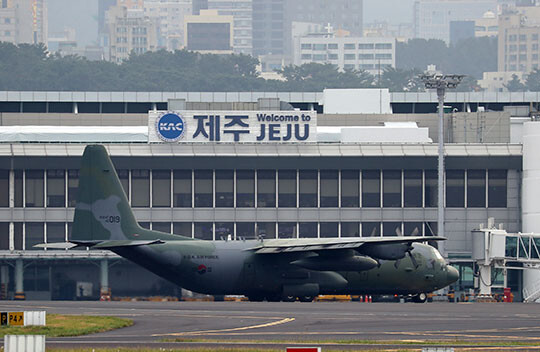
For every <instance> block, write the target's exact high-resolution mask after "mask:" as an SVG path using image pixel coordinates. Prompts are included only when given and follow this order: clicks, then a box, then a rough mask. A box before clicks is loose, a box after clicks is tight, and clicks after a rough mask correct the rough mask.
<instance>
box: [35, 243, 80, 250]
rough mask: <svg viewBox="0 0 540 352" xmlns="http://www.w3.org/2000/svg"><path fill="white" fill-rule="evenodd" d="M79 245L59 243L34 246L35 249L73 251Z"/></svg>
mask: <svg viewBox="0 0 540 352" xmlns="http://www.w3.org/2000/svg"><path fill="white" fill-rule="evenodd" d="M77 246H78V245H77V244H75V243H71V242H58V243H40V244H36V245H34V248H47V249H71V248H74V247H77Z"/></svg>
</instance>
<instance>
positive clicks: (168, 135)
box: [156, 112, 185, 142]
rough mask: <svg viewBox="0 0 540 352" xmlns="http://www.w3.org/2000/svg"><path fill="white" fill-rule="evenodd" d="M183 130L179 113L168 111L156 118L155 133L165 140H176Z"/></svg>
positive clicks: (183, 124) (182, 121) (183, 123)
mask: <svg viewBox="0 0 540 352" xmlns="http://www.w3.org/2000/svg"><path fill="white" fill-rule="evenodd" d="M184 131H185V122H184V119H183V118H182V116H180V115H177V114H175V113H171V112H169V113H166V114H164V115H162V116H161V117H158V118H157V119H156V133H157V135H158V136H159V138H161V139H162V140H163V141H165V142H176V141H177V140H179V139H180V138H182V136H183V135H184Z"/></svg>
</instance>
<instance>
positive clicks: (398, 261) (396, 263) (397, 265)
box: [394, 259, 401, 269]
mask: <svg viewBox="0 0 540 352" xmlns="http://www.w3.org/2000/svg"><path fill="white" fill-rule="evenodd" d="M400 263H401V259H398V260H396V261H395V262H394V268H396V269H397V268H399V264H400Z"/></svg>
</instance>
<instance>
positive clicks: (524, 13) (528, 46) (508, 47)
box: [497, 6, 540, 73]
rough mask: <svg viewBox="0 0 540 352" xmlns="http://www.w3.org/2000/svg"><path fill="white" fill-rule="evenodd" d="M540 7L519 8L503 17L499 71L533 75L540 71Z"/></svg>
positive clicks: (500, 22) (500, 21) (501, 21)
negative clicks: (535, 70)
mask: <svg viewBox="0 0 540 352" xmlns="http://www.w3.org/2000/svg"><path fill="white" fill-rule="evenodd" d="M539 38H540V7H536V6H531V7H517V8H516V9H515V10H513V11H512V12H510V13H505V14H503V15H501V16H500V17H499V47H498V55H497V59H498V70H499V71H520V72H524V73H529V72H531V71H532V70H533V69H535V68H538V64H539V56H538V55H539V53H540V52H539V44H540V42H539Z"/></svg>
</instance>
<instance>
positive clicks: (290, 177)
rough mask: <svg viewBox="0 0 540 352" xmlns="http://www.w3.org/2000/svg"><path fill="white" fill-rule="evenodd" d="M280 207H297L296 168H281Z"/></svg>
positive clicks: (279, 179)
mask: <svg viewBox="0 0 540 352" xmlns="http://www.w3.org/2000/svg"><path fill="white" fill-rule="evenodd" d="M278 181H279V182H278V189H279V194H278V196H279V207H280V208H296V170H279V173H278Z"/></svg>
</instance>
